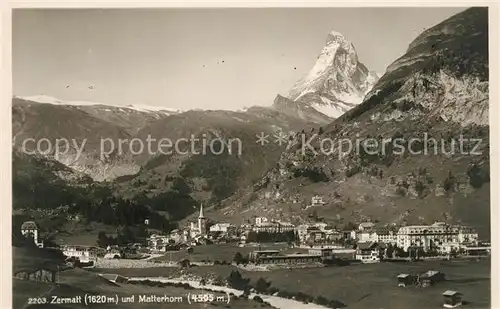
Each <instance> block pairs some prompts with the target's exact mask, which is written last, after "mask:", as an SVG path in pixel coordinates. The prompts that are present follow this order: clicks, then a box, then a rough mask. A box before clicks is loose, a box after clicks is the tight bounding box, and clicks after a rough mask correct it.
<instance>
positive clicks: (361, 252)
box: [356, 242, 380, 263]
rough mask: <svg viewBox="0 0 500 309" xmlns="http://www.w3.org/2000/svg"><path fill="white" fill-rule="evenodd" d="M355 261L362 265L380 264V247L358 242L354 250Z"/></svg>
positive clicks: (373, 243) (370, 243) (374, 243)
mask: <svg viewBox="0 0 500 309" xmlns="http://www.w3.org/2000/svg"><path fill="white" fill-rule="evenodd" d="M356 260H360V261H361V262H363V263H376V262H380V246H379V244H378V243H376V242H359V243H358V246H357V249H356Z"/></svg>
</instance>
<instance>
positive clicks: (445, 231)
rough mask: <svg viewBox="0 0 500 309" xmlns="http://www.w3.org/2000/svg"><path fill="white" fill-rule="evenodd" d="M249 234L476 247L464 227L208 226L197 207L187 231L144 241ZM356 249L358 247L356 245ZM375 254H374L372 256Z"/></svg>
mask: <svg viewBox="0 0 500 309" xmlns="http://www.w3.org/2000/svg"><path fill="white" fill-rule="evenodd" d="M321 204H322V199H321V198H320V197H319V196H314V197H313V198H312V201H311V205H321ZM250 232H256V233H262V232H267V233H286V232H293V233H295V236H296V237H295V240H296V241H297V242H298V243H300V244H303V245H307V246H325V245H339V244H345V243H346V242H349V243H350V244H362V245H361V247H363V246H368V247H369V246H370V244H374V243H376V244H385V245H391V246H393V247H399V248H402V249H403V250H404V251H408V248H410V247H412V248H415V247H418V248H422V249H423V250H424V251H429V250H434V251H437V252H439V253H449V252H451V251H452V250H459V249H460V248H463V247H473V246H477V244H478V238H479V237H478V234H477V232H476V231H475V230H474V229H472V228H470V227H467V226H461V225H449V224H445V223H442V222H437V223H434V224H432V225H411V226H402V227H400V228H399V229H396V228H393V227H390V228H388V227H382V228H381V227H377V226H376V225H375V224H374V223H373V222H363V223H360V224H359V226H358V227H357V229H352V230H347V231H340V230H337V229H336V228H335V227H333V226H331V225H328V224H327V223H323V222H316V223H310V224H302V225H298V226H295V225H294V224H292V223H289V222H283V221H278V220H270V219H269V218H267V217H256V218H255V220H254V222H253V224H243V225H241V226H235V225H234V224H231V223H225V222H220V223H215V224H212V225H208V221H207V218H206V217H205V215H204V212H203V205H201V206H200V211H199V215H198V219H197V221H196V222H191V224H190V225H189V227H188V229H185V230H174V231H172V232H171V233H170V234H169V235H156V234H153V235H151V236H150V238H149V239H148V247H149V248H150V249H151V250H153V251H160V252H161V251H167V250H168V247H169V246H172V245H175V244H186V245H189V246H194V245H200V244H206V243H207V242H208V241H210V240H212V241H213V240H216V239H222V238H223V239H226V240H228V239H229V240H231V241H239V242H241V243H244V242H246V239H247V236H248V234H249V233H250ZM358 247H359V246H358ZM362 250H363V252H360V257H363V258H364V259H371V258H372V253H368V252H367V250H368V249H362ZM373 255H375V253H373Z"/></svg>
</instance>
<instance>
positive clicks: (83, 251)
mask: <svg viewBox="0 0 500 309" xmlns="http://www.w3.org/2000/svg"><path fill="white" fill-rule="evenodd" d="M62 253H63V254H64V255H65V256H66V257H68V258H71V257H74V258H76V259H77V260H79V261H80V262H82V263H89V262H95V261H97V252H96V250H95V249H94V248H93V247H88V246H65V247H64V248H63V250H62Z"/></svg>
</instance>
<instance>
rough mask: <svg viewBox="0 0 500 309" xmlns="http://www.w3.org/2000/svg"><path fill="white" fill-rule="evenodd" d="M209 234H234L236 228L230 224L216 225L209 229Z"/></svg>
mask: <svg viewBox="0 0 500 309" xmlns="http://www.w3.org/2000/svg"><path fill="white" fill-rule="evenodd" d="M209 230H210V232H220V233H224V234H234V233H235V232H236V226H235V225H233V224H231V223H216V224H214V225H212V226H210V228H209Z"/></svg>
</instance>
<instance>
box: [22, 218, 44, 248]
mask: <svg viewBox="0 0 500 309" xmlns="http://www.w3.org/2000/svg"><path fill="white" fill-rule="evenodd" d="M21 234H22V235H23V236H25V237H27V236H28V235H31V237H33V242H34V243H35V244H36V245H37V246H38V247H40V248H43V242H42V241H39V239H38V237H39V233H38V226H37V225H36V223H35V221H26V222H24V223H23V224H22V225H21Z"/></svg>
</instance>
